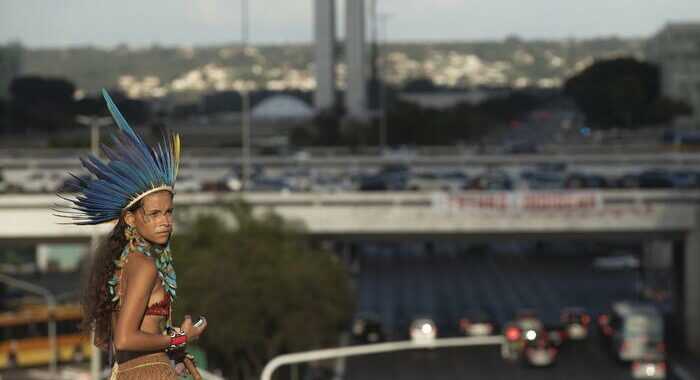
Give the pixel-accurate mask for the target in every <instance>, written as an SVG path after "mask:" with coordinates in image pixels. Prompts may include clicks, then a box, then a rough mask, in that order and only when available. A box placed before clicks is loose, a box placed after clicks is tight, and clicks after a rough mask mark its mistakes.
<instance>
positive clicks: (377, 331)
mask: <svg viewBox="0 0 700 380" xmlns="http://www.w3.org/2000/svg"><path fill="white" fill-rule="evenodd" d="M352 335H353V337H355V339H356V340H358V341H361V342H363V343H378V342H383V341H384V340H386V334H385V333H384V326H383V325H382V323H381V322H380V321H379V318H377V317H376V316H375V315H372V314H360V315H358V316H357V317H355V319H354V321H353V323H352Z"/></svg>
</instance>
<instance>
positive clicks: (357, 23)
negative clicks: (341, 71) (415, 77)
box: [345, 0, 367, 120]
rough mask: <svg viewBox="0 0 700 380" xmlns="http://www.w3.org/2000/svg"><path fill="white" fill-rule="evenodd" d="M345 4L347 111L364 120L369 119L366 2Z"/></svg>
mask: <svg viewBox="0 0 700 380" xmlns="http://www.w3.org/2000/svg"><path fill="white" fill-rule="evenodd" d="M345 4H346V5H345V24H346V28H347V31H346V35H345V59H346V62H347V84H346V86H345V109H346V111H347V114H348V116H349V117H351V118H355V119H359V120H363V119H365V118H366V117H367V69H366V63H367V60H366V57H365V7H364V0H346V2H345Z"/></svg>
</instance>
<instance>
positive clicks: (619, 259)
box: [591, 252, 640, 271]
mask: <svg viewBox="0 0 700 380" xmlns="http://www.w3.org/2000/svg"><path fill="white" fill-rule="evenodd" d="M591 265H592V267H593V269H596V270H600V271H616V270H619V271H624V270H636V269H639V265H640V263H639V259H638V258H637V256H635V255H633V254H631V253H625V252H616V253H613V254H611V255H609V256H601V257H596V258H595V259H593V263H592V264H591Z"/></svg>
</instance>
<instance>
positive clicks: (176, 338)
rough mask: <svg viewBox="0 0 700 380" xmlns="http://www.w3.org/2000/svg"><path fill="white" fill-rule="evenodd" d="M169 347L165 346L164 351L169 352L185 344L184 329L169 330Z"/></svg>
mask: <svg viewBox="0 0 700 380" xmlns="http://www.w3.org/2000/svg"><path fill="white" fill-rule="evenodd" d="M169 335H170V347H168V348H166V349H165V351H167V352H170V351H174V350H178V349H180V348H183V347H185V345H186V344H187V335H185V332H184V331H175V330H173V331H171V332H170V334H169Z"/></svg>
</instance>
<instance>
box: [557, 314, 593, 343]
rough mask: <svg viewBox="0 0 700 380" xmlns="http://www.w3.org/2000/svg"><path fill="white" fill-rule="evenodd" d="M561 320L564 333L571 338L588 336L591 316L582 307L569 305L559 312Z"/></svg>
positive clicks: (579, 338)
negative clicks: (564, 327) (564, 329)
mask: <svg viewBox="0 0 700 380" xmlns="http://www.w3.org/2000/svg"><path fill="white" fill-rule="evenodd" d="M560 319H561V322H562V323H563V324H564V325H565V326H566V333H567V336H568V338H569V339H571V340H583V339H586V338H588V333H589V330H590V328H591V316H590V315H589V314H588V313H586V311H585V310H584V309H583V308H580V307H569V308H566V309H564V310H562V312H561V318H560Z"/></svg>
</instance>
